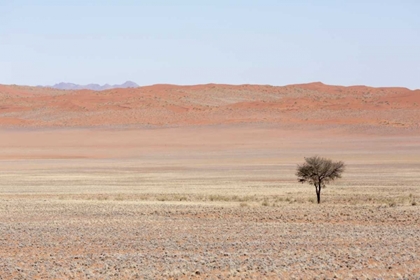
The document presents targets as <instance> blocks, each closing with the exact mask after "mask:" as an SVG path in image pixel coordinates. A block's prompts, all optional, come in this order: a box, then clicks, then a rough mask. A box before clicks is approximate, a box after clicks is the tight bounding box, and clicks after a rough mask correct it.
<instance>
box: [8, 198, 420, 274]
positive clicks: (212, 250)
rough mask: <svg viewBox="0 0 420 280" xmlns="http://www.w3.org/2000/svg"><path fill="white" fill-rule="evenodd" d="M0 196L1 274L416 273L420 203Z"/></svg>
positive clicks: (418, 267) (419, 271)
mask: <svg viewBox="0 0 420 280" xmlns="http://www.w3.org/2000/svg"><path fill="white" fill-rule="evenodd" d="M242 206H243V207H241V206H240V204H239V203H211V202H204V203H201V204H200V203H195V204H193V203H188V202H185V203H182V202H179V203H175V202H159V203H157V202H139V201H77V200H74V201H72V200H54V199H37V198H23V199H18V198H13V199H5V198H3V199H2V200H1V203H0V279H46V278H48V279H168V278H173V279H190V278H205V279H226V278H233V279H279V278H282V279H293V278H295V279H301V278H303V279H314V278H315V279H317V278H318V279H324V278H326V279H332V278H334V277H335V278H338V279H420V259H419V257H420V241H419V240H420V239H419V236H420V207H419V206H418V205H417V206H396V207H390V206H383V205H334V204H324V205H316V204H310V203H308V204H288V203H285V202H284V203H282V204H280V205H279V206H278V207H264V206H251V207H249V206H244V205H242Z"/></svg>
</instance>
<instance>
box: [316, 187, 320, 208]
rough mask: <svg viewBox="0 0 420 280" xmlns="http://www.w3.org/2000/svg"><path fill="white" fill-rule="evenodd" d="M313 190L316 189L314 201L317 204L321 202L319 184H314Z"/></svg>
mask: <svg viewBox="0 0 420 280" xmlns="http://www.w3.org/2000/svg"><path fill="white" fill-rule="evenodd" d="M315 191H316V201H317V202H318V204H320V203H321V184H319V185H316V184H315Z"/></svg>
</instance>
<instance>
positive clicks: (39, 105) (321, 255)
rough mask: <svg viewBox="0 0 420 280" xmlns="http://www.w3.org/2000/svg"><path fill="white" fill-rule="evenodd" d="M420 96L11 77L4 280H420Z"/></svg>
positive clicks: (0, 249) (3, 119)
mask: <svg viewBox="0 0 420 280" xmlns="http://www.w3.org/2000/svg"><path fill="white" fill-rule="evenodd" d="M419 96H420V94H419V92H418V91H409V90H407V89H399V88H396V89H372V88H366V87H350V88H343V87H329V86H325V85H323V84H319V83H317V84H309V85H295V86H288V87H269V86H227V85H204V86H192V87H176V86H166V85H161V86H154V87H146V88H139V89H128V90H121V91H120V90H114V91H112V90H111V91H106V92H100V93H95V92H90V91H78V92H72V91H57V90H52V89H51V90H48V89H39V88H29V87H18V86H0V100H1V102H0V104H1V105H0V107H1V108H0V124H1V128H0V279H68V278H73V279H137V278H139V279H168V278H173V279H190V278H197V279H201V278H205V279H226V278H232V279H293V278H295V279H300V278H302V279H314V278H316V277H318V278H319V279H324V278H327V279H332V278H334V277H336V278H338V279H419V278H420V269H419V268H420V258H419V257H420V249H419V248H420V242H419V238H418V236H419V233H420V206H419V204H420V130H419V127H418V122H419V119H420V116H419V111H420V110H419V108H418V107H416V106H417V104H420V100H418V98H419ZM396 97H398V98H396ZM178 100H179V104H178V103H176V102H178ZM295 102H296V103H295ZM316 102H320V103H322V104H324V103H325V104H329V105H328V106H329V107H328V106H326V105H325V106H320V104H318V103H316ZM380 102H384V103H380ZM386 102H388V103H389V104H388V103H386ZM417 102H419V103H417ZM175 103H176V104H178V105H176V104H175ZM141 104H143V105H141ZM186 104H190V105H188V106H187V105H186ZM124 106H126V107H127V106H128V107H129V108H128V109H127V108H126V107H124ZM142 106H143V107H142ZM177 106H178V107H177ZM123 107H124V108H123ZM327 107H328V108H327ZM185 108H186V110H184V109H185ZM293 108H294V109H293ZM311 155H321V156H325V157H329V158H332V159H335V160H344V161H345V162H346V164H347V170H346V172H345V174H344V177H343V179H341V180H339V181H337V182H335V183H334V184H331V185H329V186H328V188H326V189H325V190H323V193H322V198H321V199H322V204H321V205H317V204H316V203H315V191H314V189H313V187H312V186H309V185H301V184H298V183H297V181H296V178H295V176H294V173H295V169H296V165H297V164H298V163H301V162H302V161H303V158H304V157H305V156H311Z"/></svg>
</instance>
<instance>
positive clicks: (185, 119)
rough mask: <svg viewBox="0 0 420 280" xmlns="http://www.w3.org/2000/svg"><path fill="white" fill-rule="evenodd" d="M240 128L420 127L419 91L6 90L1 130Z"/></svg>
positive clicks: (320, 87)
mask: <svg viewBox="0 0 420 280" xmlns="http://www.w3.org/2000/svg"><path fill="white" fill-rule="evenodd" d="M239 123H257V124H258V123H265V124H282V125H305V124H308V125H313V124H316V125H329V126H331V125H357V126H366V125H369V126H372V127H388V128H393V127H403V128H409V129H418V128H419V123H420V90H415V91H412V90H409V89H406V88H371V87H366V86H351V87H342V86H329V85H324V84H322V83H310V84H302V85H290V86H284V87H275V86H268V85H238V86H236V85H218V84H207V85H194V86H176V85H154V86H146V87H139V88H129V89H111V90H107V91H100V92H97V91H89V90H79V91H65V90H57V89H52V88H39V87H27V86H5V85H0V126H1V127H92V126H133V125H139V126H144V125H146V126H149V125H157V126H166V125H169V126H179V125H181V126H188V125H212V124H239Z"/></svg>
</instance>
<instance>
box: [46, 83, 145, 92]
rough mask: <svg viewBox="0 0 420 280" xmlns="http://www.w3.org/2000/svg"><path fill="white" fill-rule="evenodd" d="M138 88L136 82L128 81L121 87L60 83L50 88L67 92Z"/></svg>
mask: <svg viewBox="0 0 420 280" xmlns="http://www.w3.org/2000/svg"><path fill="white" fill-rule="evenodd" d="M138 86H139V85H138V84H136V83H134V82H131V81H127V82H125V83H123V84H121V85H109V84H105V85H102V86H101V85H98V84H88V85H78V84H73V83H58V84H55V85H53V86H48V87H52V88H56V89H65V90H79V89H90V90H107V89H113V88H136V87H138Z"/></svg>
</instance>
